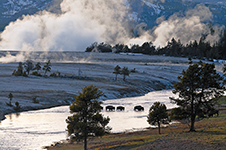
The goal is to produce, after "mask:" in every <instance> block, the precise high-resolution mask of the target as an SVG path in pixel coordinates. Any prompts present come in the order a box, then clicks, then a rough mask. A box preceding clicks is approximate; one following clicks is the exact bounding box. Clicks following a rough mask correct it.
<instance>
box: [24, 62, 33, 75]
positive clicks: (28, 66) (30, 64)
mask: <svg viewBox="0 0 226 150" xmlns="http://www.w3.org/2000/svg"><path fill="white" fill-rule="evenodd" d="M24 68H25V70H26V72H27V74H28V75H29V73H30V71H31V70H33V68H34V65H33V62H32V61H31V60H27V61H26V62H25V63H24Z"/></svg>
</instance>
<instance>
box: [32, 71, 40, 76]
mask: <svg viewBox="0 0 226 150" xmlns="http://www.w3.org/2000/svg"><path fill="white" fill-rule="evenodd" d="M31 75H34V76H40V77H41V76H42V75H41V74H40V73H38V72H37V71H34V72H32V73H31Z"/></svg>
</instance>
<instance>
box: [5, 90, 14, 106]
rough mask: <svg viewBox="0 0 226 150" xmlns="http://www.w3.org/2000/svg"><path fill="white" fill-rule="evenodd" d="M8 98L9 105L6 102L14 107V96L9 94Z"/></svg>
mask: <svg viewBox="0 0 226 150" xmlns="http://www.w3.org/2000/svg"><path fill="white" fill-rule="evenodd" d="M8 98H9V103H7V102H6V105H8V106H13V105H12V99H13V94H12V93H11V92H10V93H9V95H8Z"/></svg>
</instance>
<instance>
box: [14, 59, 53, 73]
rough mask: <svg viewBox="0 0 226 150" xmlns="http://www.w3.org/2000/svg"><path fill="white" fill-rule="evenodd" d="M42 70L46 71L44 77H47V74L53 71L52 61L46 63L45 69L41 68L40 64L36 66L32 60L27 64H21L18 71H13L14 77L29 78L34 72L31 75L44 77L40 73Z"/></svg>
mask: <svg viewBox="0 0 226 150" xmlns="http://www.w3.org/2000/svg"><path fill="white" fill-rule="evenodd" d="M41 69H43V70H44V76H46V73H47V72H50V71H51V62H50V60H49V61H48V62H46V64H45V65H44V66H43V68H42V67H41V63H40V62H37V63H36V64H35V65H34V64H33V62H32V61H31V60H27V61H26V62H25V63H22V62H19V65H18V67H17V69H16V70H14V71H13V73H12V75H15V76H25V77H27V76H28V75H29V74H30V71H33V72H32V73H31V75H36V76H42V75H41V74H40V73H39V72H40V70H41Z"/></svg>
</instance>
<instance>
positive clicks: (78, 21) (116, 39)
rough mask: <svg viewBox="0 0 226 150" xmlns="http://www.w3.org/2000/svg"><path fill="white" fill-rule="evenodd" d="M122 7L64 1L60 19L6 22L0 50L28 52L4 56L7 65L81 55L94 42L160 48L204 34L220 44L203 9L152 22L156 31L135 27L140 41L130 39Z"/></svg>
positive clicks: (44, 16)
mask: <svg viewBox="0 0 226 150" xmlns="http://www.w3.org/2000/svg"><path fill="white" fill-rule="evenodd" d="M161 2H164V0H161ZM126 3H127V0H63V1H62V3H61V4H60V8H61V12H62V13H61V14H53V13H51V12H48V11H42V12H39V13H38V14H36V15H27V16H23V19H18V20H17V21H15V22H12V23H10V24H9V25H8V26H7V27H6V28H5V30H4V31H3V32H2V33H1V34H0V38H1V41H0V49H1V50H21V51H28V52H26V53H21V54H19V55H18V57H19V58H20V59H17V56H16V57H14V56H11V57H10V55H7V59H6V60H13V61H18V60H21V59H25V58H27V57H28V56H31V55H32V53H31V52H32V51H45V52H48V51H51V50H55V51H62V50H64V51H67V50H73V51H84V50H85V48H86V47H87V46H88V45H90V44H91V43H93V42H103V41H104V42H107V43H110V44H117V43H124V44H128V45H129V44H142V43H144V42H146V41H148V42H149V41H152V42H153V43H154V45H155V46H160V47H162V46H165V45H166V44H167V42H168V41H169V40H171V39H172V38H175V39H180V40H181V42H182V43H183V44H186V43H188V42H190V41H191V40H199V39H200V37H201V35H202V34H206V35H208V36H207V40H210V42H211V43H214V42H216V41H217V40H218V39H219V36H218V35H219V33H218V32H220V29H219V28H217V27H214V28H215V29H216V32H214V34H213V33H211V30H210V29H209V28H208V27H207V26H206V24H205V23H203V22H204V21H206V20H210V19H211V18H212V13H211V11H210V10H209V8H208V7H206V6H205V5H204V4H198V5H197V6H196V7H195V8H194V9H191V10H189V11H187V12H186V14H185V15H184V16H181V15H178V14H174V15H172V16H171V17H169V19H168V20H165V19H164V17H163V16H162V17H160V18H158V19H157V20H156V21H157V23H158V26H156V27H154V28H153V29H152V30H149V31H144V30H142V29H143V28H142V27H143V26H144V24H141V25H140V26H139V25H138V26H137V27H138V28H137V29H138V32H139V34H140V37H138V38H131V35H130V32H129V25H128V20H127V18H128V17H127V16H128V8H127V7H128V6H127V5H126ZM27 55H28V56H27ZM22 56H24V57H22ZM25 56H26V57H25ZM3 58H4V57H3ZM3 58H0V62H1V60H2V59H3ZM4 59H5V58H4Z"/></svg>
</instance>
